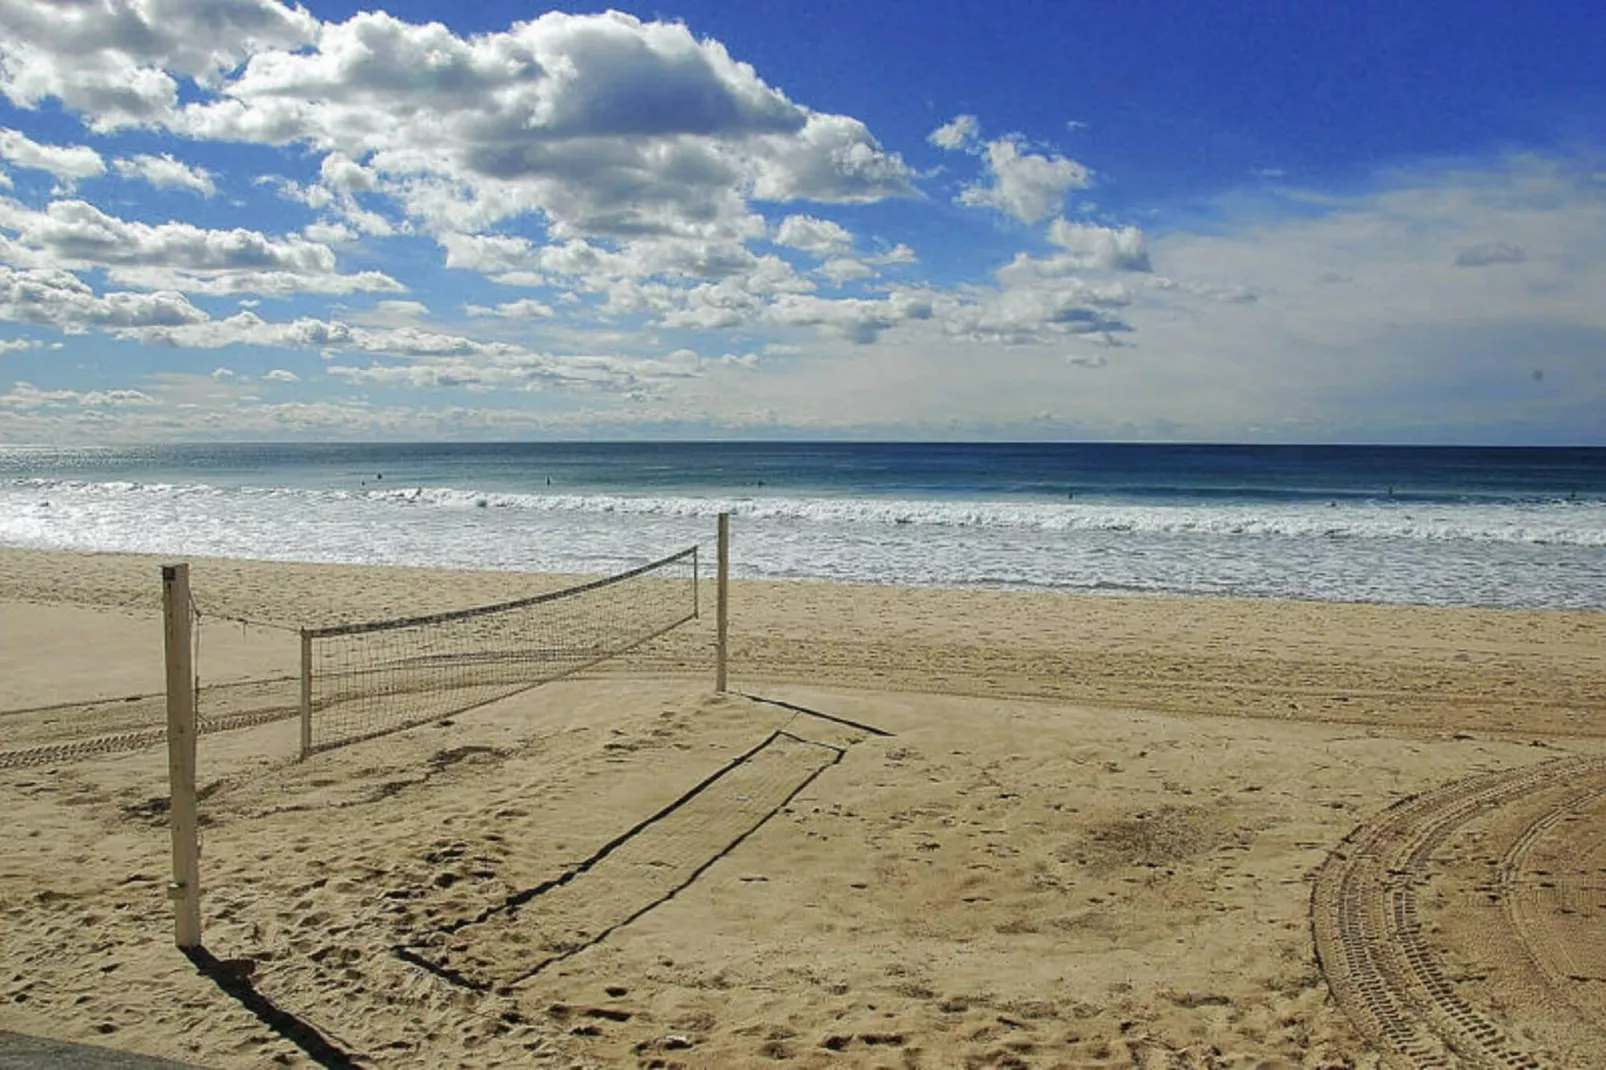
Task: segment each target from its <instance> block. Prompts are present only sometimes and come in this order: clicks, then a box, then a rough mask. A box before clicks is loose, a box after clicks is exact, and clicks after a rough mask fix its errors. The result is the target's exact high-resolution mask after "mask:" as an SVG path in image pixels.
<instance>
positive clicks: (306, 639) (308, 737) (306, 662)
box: [300, 628, 312, 762]
mask: <svg viewBox="0 0 1606 1070" xmlns="http://www.w3.org/2000/svg"><path fill="white" fill-rule="evenodd" d="M311 753H312V636H311V635H308V634H307V631H306V629H305V628H303V629H302V630H301V758H300V760H301V761H303V762H304V761H306V760H307V756H308V755H309V754H311Z"/></svg>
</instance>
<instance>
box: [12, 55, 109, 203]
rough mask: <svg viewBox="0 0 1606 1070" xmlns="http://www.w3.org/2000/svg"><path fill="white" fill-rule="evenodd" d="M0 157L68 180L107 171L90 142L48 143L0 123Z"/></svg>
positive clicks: (104, 162)
mask: <svg viewBox="0 0 1606 1070" xmlns="http://www.w3.org/2000/svg"><path fill="white" fill-rule="evenodd" d="M0 25H3V24H0ZM0 55H3V52H0ZM0 69H3V68H0ZM0 159H4V160H7V161H9V162H10V163H11V164H12V165H14V166H16V167H26V168H28V169H30V170H34V171H48V172H50V173H51V174H53V175H55V176H56V177H57V178H59V179H62V180H63V181H67V182H71V181H73V180H74V179H80V178H93V177H94V176H96V175H103V174H105V173H106V161H104V160H102V159H101V158H100V153H98V152H96V151H95V150H94V149H92V148H90V147H89V146H87V145H46V144H43V143H42V142H38V141H35V140H33V139H32V138H31V137H29V136H28V135H27V134H24V133H23V132H22V131H20V130H10V129H7V128H5V127H0ZM7 184H8V185H9V183H7Z"/></svg>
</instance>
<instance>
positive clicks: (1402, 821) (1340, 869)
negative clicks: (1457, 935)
mask: <svg viewBox="0 0 1606 1070" xmlns="http://www.w3.org/2000/svg"><path fill="white" fill-rule="evenodd" d="M1558 791H1559V792H1560V793H1561V794H1562V798H1560V799H1559V800H1557V801H1556V802H1555V803H1554V804H1552V805H1550V806H1549V807H1548V809H1546V810H1544V811H1543V812H1542V813H1541V814H1540V815H1539V816H1538V817H1537V819H1536V820H1533V821H1531V822H1530V823H1529V824H1528V825H1526V826H1525V827H1523V828H1520V829H1518V830H1517V834H1516V835H1515V837H1514V842H1513V843H1512V844H1511V845H1510V846H1509V849H1508V850H1506V851H1504V852H1503V853H1502V855H1501V857H1500V858H1499V859H1498V863H1497V864H1498V865H1499V866H1500V875H1499V877H1498V881H1499V883H1500V885H1501V886H1502V887H1505V886H1508V885H1512V883H1513V882H1514V881H1515V882H1517V884H1520V885H1522V887H1524V888H1528V887H1530V886H1531V887H1532V888H1533V890H1534V891H1533V894H1528V893H1526V892H1525V893H1524V894H1522V895H1516V896H1508V897H1506V912H1505V914H1504V915H1503V917H1505V919H1506V921H1507V923H1508V924H1509V925H1510V926H1511V928H1512V932H1511V933H1509V934H1507V935H1509V936H1510V937H1511V938H1512V940H1513V941H1514V942H1515V943H1517V944H1520V946H1521V947H1522V949H1523V950H1524V951H1526V952H1527V957H1528V958H1529V959H1530V960H1531V961H1529V962H1515V963H1512V967H1513V970H1514V971H1515V972H1523V971H1527V972H1529V973H1531V972H1532V971H1533V970H1534V969H1535V968H1537V969H1538V971H1539V974H1541V975H1542V976H1543V978H1544V988H1545V989H1546V990H1547V991H1545V993H1544V996H1545V998H1546V1001H1547V1002H1549V1003H1551V1005H1554V1003H1556V1002H1562V1003H1566V1002H1570V998H1569V995H1568V993H1567V991H1566V988H1565V986H1564V985H1558V983H1557V982H1558V981H1562V980H1563V979H1564V978H1566V977H1567V976H1568V971H1567V967H1566V966H1565V964H1558V963H1557V959H1556V956H1557V954H1558V953H1562V952H1565V950H1566V948H1565V946H1564V943H1563V942H1561V941H1557V940H1555V939H1553V938H1551V936H1552V935H1553V934H1551V932H1550V930H1549V929H1547V928H1546V927H1545V924H1548V923H1542V922H1541V920H1540V918H1539V915H1540V914H1542V913H1547V912H1545V911H1543V910H1542V909H1539V908H1537V907H1536V905H1535V901H1534V898H1533V895H1534V894H1539V893H1542V892H1543V893H1548V891H1549V890H1548V889H1543V888H1540V887H1539V884H1538V883H1537V882H1523V881H1522V880H1521V879H1520V878H1518V877H1516V876H1514V874H1517V873H1518V872H1519V871H1521V869H1522V868H1523V866H1524V864H1525V859H1526V857H1527V854H1528V852H1530V851H1531V850H1532V849H1533V846H1534V844H1536V843H1542V842H1549V841H1548V840H1547V839H1546V835H1545V834H1546V833H1547V831H1550V830H1552V829H1554V828H1556V827H1558V823H1560V822H1561V821H1562V819H1563V818H1565V816H1566V815H1568V814H1571V813H1575V812H1576V809H1577V806H1578V805H1580V803H1581V802H1584V801H1587V800H1593V799H1596V798H1598V797H1599V796H1600V795H1601V794H1602V793H1606V759H1600V758H1564V759H1559V760H1556V761H1551V762H1544V763H1542V764H1540V765H1537V766H1530V767H1526V768H1522V769H1515V770H1506V771H1501V772H1494V773H1484V774H1480V775H1478V776H1473V777H1468V778H1466V779H1464V780H1458V781H1456V782H1454V783H1451V784H1447V785H1445V786H1443V787H1440V788H1438V789H1436V790H1433V791H1430V792H1426V793H1424V794H1422V795H1419V796H1416V797H1414V798H1411V799H1407V800H1403V801H1401V802H1400V803H1398V804H1396V805H1395V806H1393V807H1391V808H1389V809H1388V810H1386V811H1384V812H1383V813H1382V814H1380V815H1378V816H1377V817H1376V818H1374V819H1372V820H1371V821H1368V822H1366V823H1365V824H1363V825H1361V826H1360V827H1358V828H1356V829H1355V830H1354V831H1353V832H1351V833H1350V835H1349V836H1347V837H1346V838H1345V839H1344V841H1343V843H1341V844H1340V845H1339V847H1338V848H1337V849H1336V850H1335V851H1334V852H1333V853H1332V854H1331V855H1329V856H1328V859H1327V861H1326V863H1324V864H1323V866H1322V868H1321V870H1320V871H1319V872H1318V874H1317V878H1316V883H1315V887H1314V888H1313V889H1312V892H1311V927H1312V931H1313V935H1314V938H1315V943H1316V953H1317V958H1318V960H1319V962H1320V965H1321V968H1322V972H1323V973H1324V974H1325V976H1326V978H1327V982H1328V987H1329V988H1330V989H1331V990H1332V993H1333V997H1334V999H1335V1000H1336V1001H1337V1003H1338V1004H1339V1006H1340V1007H1341V1008H1343V1010H1344V1011H1345V1013H1346V1014H1347V1015H1348V1016H1349V1018H1350V1020H1351V1021H1352V1022H1353V1023H1354V1024H1355V1026H1356V1028H1357V1029H1358V1030H1359V1031H1360V1032H1361V1033H1362V1034H1363V1035H1364V1036H1366V1037H1367V1039H1368V1040H1370V1041H1371V1042H1372V1043H1373V1044H1374V1045H1375V1046H1376V1047H1377V1048H1378V1049H1379V1050H1380V1051H1381V1052H1383V1053H1384V1054H1385V1057H1386V1058H1387V1059H1388V1060H1389V1061H1390V1063H1391V1064H1392V1065H1395V1066H1398V1067H1401V1068H1405V1067H1411V1068H1423V1070H1427V1068H1437V1067H1444V1068H1455V1067H1462V1066H1478V1067H1502V1068H1533V1070H1537V1068H1539V1067H1541V1066H1544V1065H1547V1063H1546V1061H1544V1060H1545V1058H1546V1057H1547V1054H1548V1053H1547V1052H1545V1051H1543V1050H1541V1049H1539V1048H1537V1047H1536V1046H1535V1045H1534V1044H1532V1043H1531V1042H1528V1041H1526V1040H1524V1039H1521V1038H1518V1037H1516V1036H1514V1035H1513V1034H1512V1032H1511V1031H1510V1029H1509V1028H1508V1027H1507V1026H1505V1025H1502V1024H1501V1022H1499V1021H1496V1020H1495V1019H1494V1018H1493V1017H1491V1016H1490V1015H1489V1014H1487V1013H1485V1012H1484V1011H1483V1010H1481V1009H1479V1008H1477V1007H1474V1006H1473V1005H1472V1004H1471V1003H1469V1002H1468V1001H1467V1000H1466V999H1465V998H1463V997H1462V995H1461V994H1460V992H1459V991H1458V989H1457V986H1456V983H1455V982H1454V981H1452V980H1451V979H1450V977H1449V976H1448V975H1447V974H1446V972H1445V969H1444V966H1443V964H1442V961H1441V957H1440V955H1439V954H1438V953H1437V952H1436V951H1435V949H1434V948H1433V946H1432V945H1430V943H1429V941H1428V939H1427V938H1426V937H1425V936H1424V931H1423V927H1422V923H1421V920H1420V917H1419V913H1418V904H1417V889H1418V887H1420V886H1421V885H1422V884H1424V883H1425V882H1426V881H1427V880H1428V879H1429V878H1430V877H1432V876H1433V873H1432V872H1431V870H1430V861H1431V859H1432V856H1433V854H1434V852H1435V851H1436V850H1437V849H1438V848H1439V847H1440V846H1441V845H1443V844H1444V843H1445V841H1446V840H1447V839H1448V838H1449V837H1450V836H1452V835H1453V834H1455V833H1456V832H1458V831H1459V830H1461V829H1462V828H1463V827H1465V826H1467V825H1468V824H1470V823H1472V822H1474V821H1477V820H1478V819H1480V818H1482V817H1485V816H1488V815H1491V814H1495V813H1498V812H1499V811H1500V810H1501V808H1504V807H1508V806H1510V805H1511V804H1513V803H1515V802H1517V801H1519V800H1524V799H1525V797H1527V796H1530V795H1533V794H1534V793H1539V792H1546V793H1555V792H1558ZM1573 826H1574V827H1575V826H1576V823H1573ZM1562 849H1563V850H1565V847H1563V848H1562ZM1547 916H1548V914H1547ZM1519 957H1520V956H1519ZM1521 1010H1522V1008H1521V1006H1520V1005H1519V1006H1512V1005H1511V1004H1510V1003H1509V1002H1508V1003H1507V1014H1508V1015H1510V1016H1511V1017H1512V1018H1517V1017H1519V1016H1520V1012H1521ZM1512 1011H1517V1012H1518V1014H1516V1015H1512V1014H1511V1012H1512ZM1584 1020H1585V1021H1588V1022H1589V1027H1590V1029H1591V1030H1592V1031H1594V1030H1598V1025H1596V1024H1595V1023H1594V1022H1593V1021H1589V1018H1585V1019H1584Z"/></svg>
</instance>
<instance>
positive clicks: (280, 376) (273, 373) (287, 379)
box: [262, 368, 301, 383]
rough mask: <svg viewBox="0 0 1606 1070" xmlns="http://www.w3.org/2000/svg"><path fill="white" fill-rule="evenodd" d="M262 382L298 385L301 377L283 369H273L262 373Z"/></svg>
mask: <svg viewBox="0 0 1606 1070" xmlns="http://www.w3.org/2000/svg"><path fill="white" fill-rule="evenodd" d="M262 381H263V382H266V383H299V382H300V381H301V376H299V375H297V374H296V373H295V372H292V371H286V370H285V369H284V368H274V369H272V370H270V371H267V372H264V373H263V375H262Z"/></svg>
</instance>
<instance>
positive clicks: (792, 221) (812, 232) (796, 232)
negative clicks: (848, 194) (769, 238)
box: [775, 215, 853, 256]
mask: <svg viewBox="0 0 1606 1070" xmlns="http://www.w3.org/2000/svg"><path fill="white" fill-rule="evenodd" d="M775 242H776V244H777V245H787V246H790V247H792V248H793V249H801V250H803V251H804V252H806V253H813V254H815V255H816V256H829V255H831V254H833V253H845V252H847V251H848V250H849V249H851V248H853V235H852V234H849V233H848V230H847V228H846V227H844V226H843V225H842V224H840V223H836V222H833V221H831V220H829V219H817V218H815V217H814V216H811V215H789V216H787V217H786V218H785V219H783V220H781V225H780V226H779V227H777V228H776V229H775Z"/></svg>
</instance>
